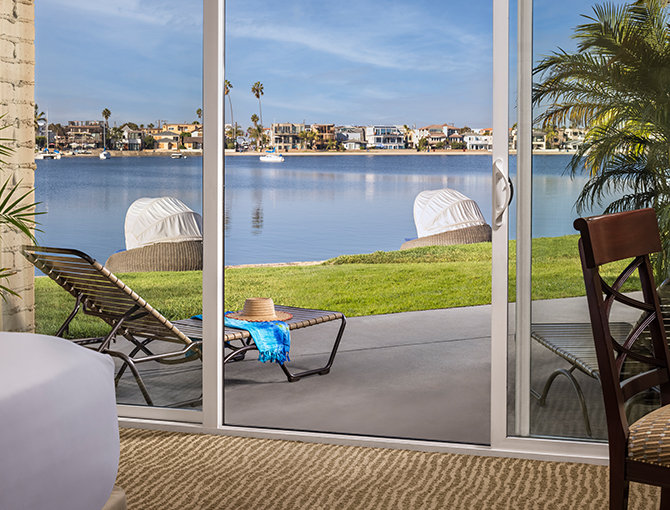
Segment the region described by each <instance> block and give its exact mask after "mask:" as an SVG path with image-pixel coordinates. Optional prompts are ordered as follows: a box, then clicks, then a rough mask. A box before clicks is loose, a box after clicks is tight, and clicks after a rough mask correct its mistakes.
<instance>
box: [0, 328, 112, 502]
mask: <svg viewBox="0 0 670 510" xmlns="http://www.w3.org/2000/svg"><path fill="white" fill-rule="evenodd" d="M118 463H119V429H118V420H117V414H116V402H115V391H114V363H113V361H112V359H111V358H110V357H109V356H107V355H102V354H98V353H97V352H94V351H91V350H90V349H86V348H84V347H81V346H78V345H76V344H73V343H71V342H69V341H67V340H63V339H61V338H56V337H51V336H45V335H33V334H29V333H1V332H0V509H2V510H24V509H25V510H41V509H49V510H61V509H62V510H79V509H81V510H97V509H101V508H102V507H103V506H104V505H105V502H106V501H107V499H108V498H109V495H110V494H111V492H112V488H113V486H114V481H115V479H116V473H117V469H118Z"/></svg>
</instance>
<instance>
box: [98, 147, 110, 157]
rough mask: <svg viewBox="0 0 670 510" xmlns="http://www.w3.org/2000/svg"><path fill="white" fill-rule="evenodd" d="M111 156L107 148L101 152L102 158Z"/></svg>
mask: <svg viewBox="0 0 670 510" xmlns="http://www.w3.org/2000/svg"><path fill="white" fill-rule="evenodd" d="M111 157H112V155H111V154H110V153H109V151H108V150H107V149H103V150H102V152H101V153H100V159H109V158H111Z"/></svg>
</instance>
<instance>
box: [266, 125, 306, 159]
mask: <svg viewBox="0 0 670 510" xmlns="http://www.w3.org/2000/svg"><path fill="white" fill-rule="evenodd" d="M304 132H305V124H304V123H301V124H293V123H291V122H283V123H276V124H272V133H271V134H270V145H272V146H273V147H274V148H275V150H277V151H280V152H286V151H289V150H291V149H300V148H302V147H304V139H303V138H300V133H304Z"/></svg>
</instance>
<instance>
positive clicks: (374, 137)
mask: <svg viewBox="0 0 670 510" xmlns="http://www.w3.org/2000/svg"><path fill="white" fill-rule="evenodd" d="M365 141H366V142H368V148H378V149H404V148H405V136H404V135H403V134H402V133H401V132H400V130H399V129H398V128H397V127H396V126H388V125H377V126H366V127H365Z"/></svg>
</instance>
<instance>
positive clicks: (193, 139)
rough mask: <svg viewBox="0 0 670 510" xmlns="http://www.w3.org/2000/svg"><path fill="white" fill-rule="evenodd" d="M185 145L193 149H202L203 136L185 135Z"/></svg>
mask: <svg viewBox="0 0 670 510" xmlns="http://www.w3.org/2000/svg"><path fill="white" fill-rule="evenodd" d="M184 147H186V148H187V149H192V150H202V136H186V137H184Z"/></svg>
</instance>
